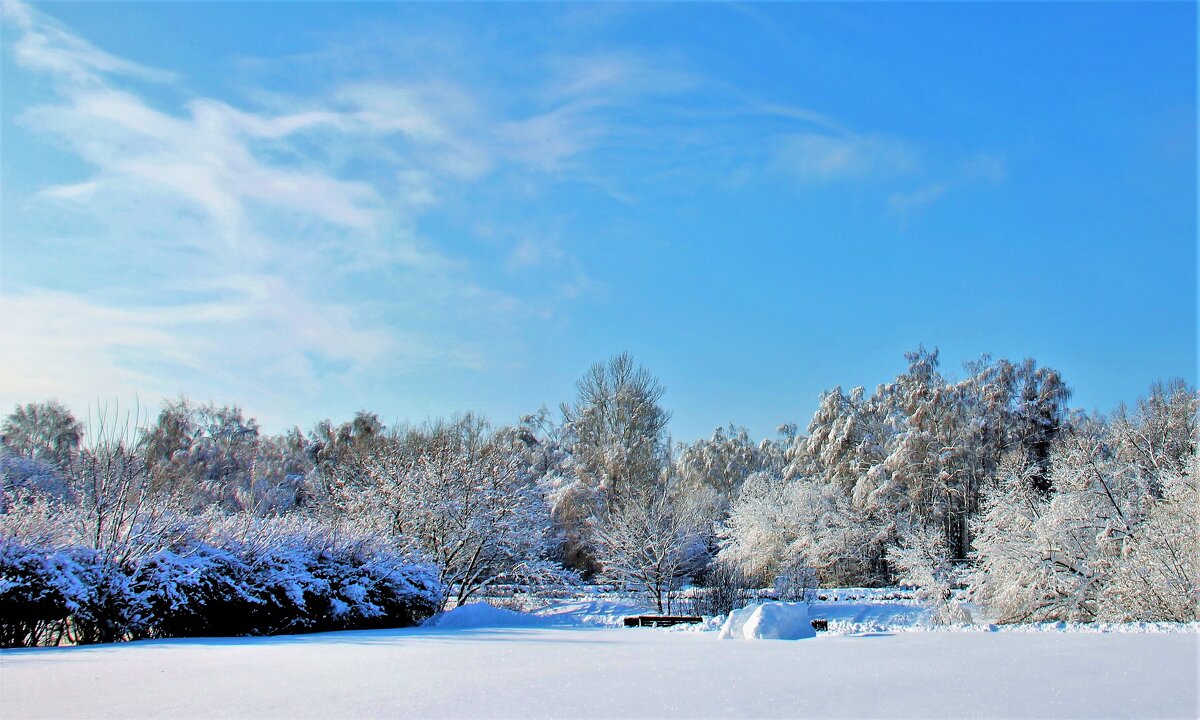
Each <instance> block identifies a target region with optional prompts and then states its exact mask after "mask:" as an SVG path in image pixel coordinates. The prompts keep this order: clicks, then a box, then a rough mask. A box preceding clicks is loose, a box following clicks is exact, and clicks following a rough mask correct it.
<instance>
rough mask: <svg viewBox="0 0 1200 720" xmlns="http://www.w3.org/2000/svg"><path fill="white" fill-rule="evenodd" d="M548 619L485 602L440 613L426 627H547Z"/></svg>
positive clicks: (464, 628)
mask: <svg viewBox="0 0 1200 720" xmlns="http://www.w3.org/2000/svg"><path fill="white" fill-rule="evenodd" d="M549 624H550V623H549V622H548V621H547V619H546V618H542V617H538V616H537V615H530V614H529V613H523V612H517V611H515V610H505V609H504V608H498V607H495V606H493V605H488V604H487V603H485V602H477V603H471V604H469V605H462V606H460V607H456V608H454V609H453V610H450V611H449V612H444V613H439V614H438V615H435V616H433V617H431V618H430V619H428V620H426V621H425V624H424V627H435V628H438V629H439V630H451V629H453V630H469V629H471V628H516V627H546V626H547V625H549Z"/></svg>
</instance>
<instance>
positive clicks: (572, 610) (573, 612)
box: [536, 600, 650, 627]
mask: <svg viewBox="0 0 1200 720" xmlns="http://www.w3.org/2000/svg"><path fill="white" fill-rule="evenodd" d="M649 612H650V610H649V609H648V608H645V607H641V606H638V605H629V604H627V603H621V602H612V601H608V600H583V601H579V602H563V603H556V604H554V605H550V606H549V607H544V608H542V609H541V610H538V611H536V614H537V615H538V616H539V617H544V618H546V619H548V620H553V621H554V623H555V624H557V625H598V626H603V627H621V626H622V625H624V622H625V618H626V617H627V616H629V615H645V614H647V613H649Z"/></svg>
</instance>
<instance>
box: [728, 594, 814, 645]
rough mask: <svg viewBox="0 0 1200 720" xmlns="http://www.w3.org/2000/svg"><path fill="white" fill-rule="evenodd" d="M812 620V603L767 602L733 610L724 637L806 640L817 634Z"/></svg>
mask: <svg viewBox="0 0 1200 720" xmlns="http://www.w3.org/2000/svg"><path fill="white" fill-rule="evenodd" d="M816 634H817V633H816V631H815V630H813V626H812V623H811V622H809V619H808V603H802V602H766V603H756V604H754V605H748V606H746V607H744V608H742V609H741V610H734V611H733V612H731V613H729V618H728V619H726V620H725V625H724V626H722V627H721V634H720V635H719V636H718V637H719V638H720V639H722V640H803V639H804V638H810V637H816Z"/></svg>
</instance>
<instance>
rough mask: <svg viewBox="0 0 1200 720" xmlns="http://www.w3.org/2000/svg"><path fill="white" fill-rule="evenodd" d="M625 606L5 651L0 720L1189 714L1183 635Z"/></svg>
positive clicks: (1190, 647) (463, 611)
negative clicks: (749, 626)
mask: <svg viewBox="0 0 1200 720" xmlns="http://www.w3.org/2000/svg"><path fill="white" fill-rule="evenodd" d="M873 600H874V603H875V604H879V603H881V602H886V601H884V600H883V599H882V598H874V599H873ZM855 602H858V603H859V604H860V605H861V604H863V603H862V602H861V601H858V600H850V601H845V602H838V601H831V602H828V603H814V605H813V606H812V615H813V617H820V616H822V614H823V613H822V610H825V611H830V610H834V609H837V608H838V607H841V608H842V609H843V610H844V611H845V612H846V613H847V614H849V613H851V612H852V611H851V610H849V609H847V608H848V607H849V606H850V605H853V604H854V603H855ZM899 604H900V605H902V606H906V605H905V604H904V603H903V602H900V603H899ZM822 606H824V607H822ZM843 606H845V607H843ZM634 609H636V608H630V607H629V606H622V605H620V604H619V603H613V602H605V601H599V600H591V601H581V602H564V603H559V604H557V605H554V606H551V607H549V608H546V609H545V610H543V611H542V612H541V613H540V614H539V615H538V616H537V617H536V618H530V617H526V616H521V615H519V614H513V613H506V612H504V611H500V612H497V611H494V610H493V609H491V608H487V607H477V608H474V609H472V608H471V606H466V607H464V608H459V609H457V610H455V611H453V612H452V613H449V614H447V615H446V616H443V617H442V618H441V619H440V620H439V622H437V623H433V624H431V626H428V627H422V628H412V629H406V630H380V631H359V632H341V633H324V634H314V635H300V636H286V637H275V638H230V639H204V640H159V641H147V642H135V643H126V644H122V645H106V646H90V647H77V648H40V649H31V650H9V651H3V652H0V717H3V718H25V717H54V718H66V717H117V718H132V717H205V718H208V717H288V718H291V717H354V718H371V717H388V718H396V717H420V718H435V717H511V718H526V717H1038V718H1040V717H1088V718H1101V717H1138V718H1156V717H1163V718H1166V717H1187V718H1194V717H1197V713H1198V711H1200V707H1198V704H1197V682H1198V680H1200V678H1198V676H1197V651H1198V637H1200V636H1197V634H1196V633H1195V632H1194V631H1193V632H1176V633H1154V632H1123V633H1107V634H1100V633H1078V632H1037V633H1034V632H911V631H910V632H869V633H859V634H840V633H837V632H833V633H822V634H819V635H818V636H817V637H815V638H810V639H804V640H790V641H789V640H759V641H735V642H731V641H726V640H719V639H718V637H717V636H718V634H717V632H716V631H715V630H713V631H693V632H681V631H674V632H672V631H668V630H658V629H641V628H639V629H625V628H612V627H605V625H606V624H611V623H614V622H619V618H620V617H621V616H622V615H623V614H625V613H626V612H628V611H630V610H634ZM860 612H866V610H860ZM880 612H881V613H882V612H892V611H880ZM917 612H919V608H918V609H917ZM825 614H828V613H827V612H826V613H825ZM881 617H882V616H881ZM888 617H889V618H890V620H888V622H892V621H894V620H896V618H897V615H896V614H895V613H893V614H891V615H888ZM589 623H590V624H589ZM597 623H598V624H597ZM710 627H711V624H710ZM897 627H898V628H900V627H902V626H899V625H898V626H897ZM910 627H911V626H910ZM1043 629H1058V630H1062V628H1043ZM1127 629H1133V628H1127ZM1193 630H1194V629H1193Z"/></svg>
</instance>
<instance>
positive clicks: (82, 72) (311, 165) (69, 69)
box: [0, 4, 524, 413]
mask: <svg viewBox="0 0 1200 720" xmlns="http://www.w3.org/2000/svg"><path fill="white" fill-rule="evenodd" d="M4 12H5V19H6V21H9V20H11V21H12V22H11V25H10V28H13V29H14V30H15V33H16V35H17V40H16V42H15V43H13V45H12V46H11V47H12V52H13V56H14V58H15V60H16V62H17V63H18V65H19V66H20V67H22V68H24V69H25V70H27V71H30V72H36V73H38V74H39V75H40V76H41V77H42V78H43V79H44V80H45V81H47V82H48V83H49V87H50V88H52V89H53V90H54V91H55V92H56V93H57V95H58V97H59V98H60V100H59V101H55V102H49V103H43V104H40V105H38V106H36V107H32V108H28V109H26V110H25V111H24V112H22V113H21V115H20V120H21V121H22V122H23V123H24V125H25V127H26V128H28V129H29V130H30V131H31V132H34V133H40V134H43V135H44V136H47V137H54V138H56V139H57V141H58V143H59V144H60V145H61V146H62V147H64V148H65V149H67V150H69V151H70V152H71V153H73V154H74V155H75V156H76V157H78V158H79V159H81V160H83V161H84V162H85V163H86V164H87V166H88V167H89V168H90V169H91V174H90V175H89V176H88V177H86V178H84V179H81V180H78V179H77V180H72V181H70V182H64V183H61V184H55V185H50V186H46V187H43V188H41V189H40V190H39V191H38V192H37V194H36V195H35V196H34V198H33V199H35V200H39V201H40V202H42V203H49V204H50V205H51V207H48V208H46V209H45V210H43V212H45V213H48V214H49V215H50V216H52V215H53V214H54V213H53V209H52V206H53V205H54V204H66V205H69V206H71V207H72V208H74V209H75V210H76V211H79V212H82V213H84V214H85V215H90V216H91V217H93V218H94V219H96V220H99V221H101V222H102V225H101V227H103V228H104V233H105V237H97V238H96V239H95V241H94V242H93V243H92V244H91V245H89V246H86V247H84V246H81V249H82V250H83V252H84V253H85V254H90V255H91V256H93V257H96V258H103V259H104V260H105V262H109V263H111V262H112V259H111V254H112V253H127V255H126V257H127V262H128V263H131V264H133V266H134V267H135V268H139V270H138V272H139V273H140V277H139V278H138V282H137V284H136V285H129V284H128V283H126V284H124V285H119V286H115V285H112V284H111V283H106V281H105V278H104V277H103V276H100V275H92V276H87V277H81V276H79V277H73V278H71V279H70V281H68V282H67V283H66V284H67V285H72V286H76V287H81V288H87V289H86V290H84V289H79V290H75V289H63V288H62V286H63V282H61V281H60V282H56V283H55V284H56V285H58V286H59V288H58V289H53V290H52V289H50V287H49V286H47V285H46V282H47V280H48V278H39V277H23V278H21V279H20V281H19V282H17V283H7V284H6V287H5V288H4V291H3V294H0V305H2V309H0V318H3V319H2V320H0V329H2V331H3V335H4V342H3V343H2V344H3V347H4V350H3V355H2V357H0V361H2V362H3V366H4V376H5V379H4V388H3V391H4V393H5V395H6V396H10V397H20V398H25V399H35V398H38V397H45V396H49V395H57V396H59V397H69V398H71V399H72V400H76V401H84V402H86V401H87V400H88V399H93V398H94V396H95V394H96V393H118V394H127V393H130V392H134V391H138V392H142V393H152V394H174V393H176V392H179V391H181V390H190V391H192V392H200V393H207V394H209V395H210V396H213V397H227V396H228V395H229V394H230V392H231V390H232V389H240V390H241V391H243V392H244V393H245V394H243V395H242V396H241V398H240V399H241V400H242V401H243V402H248V403H252V404H253V403H258V404H259V406H260V407H262V408H265V410H266V412H268V413H269V412H270V408H271V407H276V406H278V403H279V402H281V401H282V400H281V398H280V397H278V395H279V394H281V393H283V394H286V393H285V392H284V391H283V390H282V388H292V389H293V391H294V392H300V393H302V394H304V393H311V392H315V385H317V384H318V383H319V382H321V381H324V380H327V379H328V377H329V376H330V373H333V374H335V375H337V374H340V375H341V376H342V378H343V379H346V378H349V377H350V376H352V375H356V374H360V373H361V374H365V375H369V376H372V377H376V376H379V375H380V374H381V373H387V372H395V371H397V370H402V369H404V368H413V367H418V366H421V365H424V364H430V363H432V364H438V365H442V366H445V365H461V366H466V367H481V366H482V364H483V362H484V358H485V357H486V356H487V355H486V353H485V352H484V349H485V348H489V349H491V350H493V351H495V349H496V347H497V346H498V345H502V344H503V342H504V340H503V338H504V337H505V336H506V335H509V334H511V333H510V332H509V331H508V328H509V327H510V326H511V324H512V323H514V322H518V321H519V318H520V317H521V315H522V313H523V312H524V309H523V308H522V303H521V301H520V300H518V299H516V298H515V297H510V296H507V295H505V294H504V293H502V292H499V291H495V290H489V289H487V288H485V287H483V286H481V285H480V284H479V282H478V281H477V280H476V279H475V277H474V272H473V270H472V268H471V267H470V264H469V263H466V262H463V261H460V260H456V259H454V258H452V257H450V256H447V255H446V254H444V253H443V252H440V251H439V250H438V249H437V248H435V247H434V246H432V245H431V244H430V243H428V242H426V241H423V240H422V239H421V238H420V237H419V235H417V234H416V233H415V232H414V230H413V228H414V225H415V220H416V217H417V216H418V214H419V213H420V212H421V211H422V210H423V209H424V208H427V207H429V206H430V205H432V204H434V203H435V202H436V201H437V185H438V183H439V182H441V181H443V180H445V179H447V178H449V179H457V180H460V181H463V180H470V179H472V178H476V177H479V176H480V175H481V174H483V173H486V172H488V170H489V169H490V167H491V163H492V159H491V157H489V155H488V153H487V152H485V151H484V150H483V149H482V146H481V145H480V144H479V143H478V141H477V139H475V138H472V137H470V136H469V134H468V133H465V132H463V131H462V130H461V128H460V127H458V126H456V124H455V123H454V122H452V121H450V120H448V119H447V118H448V117H449V116H452V115H454V114H455V113H456V112H458V111H466V112H464V113H463V114H464V115H469V108H470V106H471V103H472V101H471V99H470V98H469V97H468V96H467V95H466V94H465V93H462V92H460V91H458V90H456V89H455V88H452V87H435V86H425V87H421V86H379V85H345V86H342V87H339V88H338V89H336V90H335V91H333V92H331V93H329V94H326V95H323V96H319V97H314V98H307V99H304V98H296V99H294V100H292V101H291V103H292V104H293V105H294V106H295V107H294V109H291V110H283V111H280V110H279V109H274V110H272V111H256V110H253V109H250V108H246V107H235V106H233V105H231V104H229V103H227V102H223V101H220V100H217V99H214V98H205V97H199V98H195V99H192V100H190V101H189V102H187V103H186V104H185V105H184V106H183V107H182V108H181V112H172V111H170V110H167V109H163V108H161V107H159V106H157V105H156V104H153V103H152V102H151V101H150V100H149V99H148V96H147V95H145V94H142V93H141V92H140V91H139V90H138V89H137V86H136V84H135V85H129V84H123V85H121V86H118V85H117V84H116V82H115V79H116V78H117V77H118V76H120V77H124V78H126V79H132V80H135V81H139V82H144V81H151V82H155V83H159V82H169V81H172V80H173V76H172V75H171V74H170V73H166V72H160V71H157V70H153V69H149V68H144V67H141V66H139V65H136V64H134V63H130V62H128V61H125V60H122V59H121V58H118V57H115V56H113V55H110V54H108V53H105V52H103V51H101V50H99V49H97V48H95V47H93V46H92V45H91V44H89V43H87V42H86V41H84V40H83V39H81V38H79V37H77V36H75V35H73V34H72V33H70V32H69V31H68V30H66V29H65V28H64V27H62V26H61V25H60V24H58V23H57V22H55V21H54V20H52V19H50V18H48V17H47V16H46V15H44V14H43V13H41V12H39V11H38V10H36V9H33V8H30V7H28V6H24V5H19V4H6V5H5V11H4ZM314 144H316V145H317V146H321V147H325V148H328V149H329V152H339V151H340V152H345V153H349V154H348V155H343V156H341V157H337V158H333V157H330V156H329V155H328V154H326V153H314V152H313V151H312V150H311V148H312V147H313V146H314ZM354 158H359V159H360V160H359V161H360V162H361V161H362V160H361V159H372V160H374V159H378V158H384V159H386V160H387V161H388V162H387V164H388V165H390V166H391V168H392V169H391V170H390V171H386V172H382V173H379V174H377V175H375V176H366V177H364V176H361V175H360V176H351V175H348V174H344V173H343V172H342V167H343V165H344V164H345V163H346V162H347V161H348V160H353V159H354ZM397 200H399V202H397ZM29 240H33V238H30V239H29ZM20 241H21V238H15V237H6V239H5V242H6V244H8V243H16V242H20ZM24 245H25V246H26V247H35V246H36V243H30V242H25V243H24ZM29 252H34V251H33V250H30V251H29ZM47 260H48V258H43V262H45V261H47ZM362 282H367V283H368V285H369V286H373V287H388V288H390V289H391V290H392V292H391V293H389V295H388V296H385V297H377V298H368V299H365V300H364V299H362V298H358V299H354V296H355V295H356V293H355V292H353V291H352V288H354V287H355V286H356V285H358V284H359V283H362ZM453 327H459V328H462V329H464V330H465V333H464V334H463V335H461V336H458V335H455V334H454V333H453V332H450V331H448V330H447V328H453Z"/></svg>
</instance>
